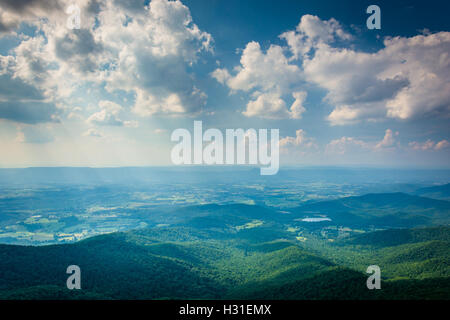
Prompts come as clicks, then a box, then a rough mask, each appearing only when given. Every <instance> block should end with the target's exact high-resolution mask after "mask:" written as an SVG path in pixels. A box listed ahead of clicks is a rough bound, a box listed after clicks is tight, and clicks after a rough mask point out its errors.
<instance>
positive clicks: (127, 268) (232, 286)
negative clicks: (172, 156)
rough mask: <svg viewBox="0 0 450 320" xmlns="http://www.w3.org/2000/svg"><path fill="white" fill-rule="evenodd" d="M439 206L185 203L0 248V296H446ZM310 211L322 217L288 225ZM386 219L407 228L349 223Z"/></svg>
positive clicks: (408, 199) (351, 201)
mask: <svg viewBox="0 0 450 320" xmlns="http://www.w3.org/2000/svg"><path fill="white" fill-rule="evenodd" d="M448 208H449V206H448V203H447V202H446V201H439V200H432V199H425V198H422V197H416V196H409V195H405V194H398V193H396V194H388V195H386V194H381V195H367V196H362V197H350V198H344V199H339V200H333V201H324V202H316V203H314V204H307V205H305V206H303V207H299V208H296V209H294V210H292V212H290V213H285V214H281V213H278V212H276V211H274V210H271V209H269V208H264V207H259V206H251V205H207V206H194V207H185V208H181V209H180V212H172V213H170V214H169V216H168V217H167V221H165V222H168V221H171V222H172V223H171V224H170V223H167V224H166V225H164V226H158V227H151V228H145V229H139V230H133V231H128V232H116V233H110V234H105V235H100V236H95V237H92V238H88V239H85V240H82V241H79V242H76V243H73V244H61V245H47V246H37V247H35V246H16V245H0V298H1V299H224V298H227V299H247V298H252V299H257V298H258V299H449V298H450V272H449V270H450V268H449V262H450V255H449V251H448V247H449V242H450V227H449V226H448ZM189 213H190V214H189ZM314 214H322V215H325V214H326V216H327V217H330V218H331V221H326V222H325V223H322V222H318V223H308V222H303V221H301V220H299V218H302V217H308V216H312V215H314ZM390 215H397V216H401V217H403V218H402V220H404V221H408V225H412V226H413V228H407V229H406V228H404V229H401V228H397V229H392V228H393V227H395V225H396V224H397V222H398V221H396V220H389V219H385V220H384V221H383V223H389V221H391V222H392V221H394V223H393V225H390V226H389V228H388V229H385V230H378V231H372V230H373V229H370V228H369V229H364V230H360V229H359V228H361V226H363V225H364V221H365V222H367V221H370V222H371V223H372V222H373V221H377V220H376V219H378V218H381V219H384V218H385V217H386V216H390ZM183 217H184V218H183ZM349 217H351V218H349ZM355 217H356V218H355ZM417 217H420V219H417ZM445 217H447V220H446V223H443V225H441V226H433V225H435V224H438V221H444V220H445ZM348 219H350V220H352V221H353V222H352V223H350V224H347V223H346V220H348ZM355 219H356V220H355ZM336 220H337V221H336ZM355 221H356V222H355ZM423 221H426V225H428V226H427V227H421V225H422V222H423ZM162 222H163V221H162ZM349 226H350V227H349ZM352 228H353V229H352ZM72 264H75V265H78V266H80V268H81V279H82V290H73V291H70V290H68V289H67V288H66V279H67V277H68V275H67V274H66V268H67V266H69V265H72ZM372 264H376V265H379V266H380V268H381V271H382V279H383V281H382V289H381V290H368V289H367V287H366V279H367V276H368V275H367V274H366V273H365V271H366V268H367V266H369V265H372Z"/></svg>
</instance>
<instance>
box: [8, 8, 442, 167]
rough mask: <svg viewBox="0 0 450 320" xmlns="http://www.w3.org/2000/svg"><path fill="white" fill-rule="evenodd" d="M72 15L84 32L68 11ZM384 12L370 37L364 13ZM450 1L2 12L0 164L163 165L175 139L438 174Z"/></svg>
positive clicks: (302, 160) (285, 157)
mask: <svg viewBox="0 0 450 320" xmlns="http://www.w3.org/2000/svg"><path fill="white" fill-rule="evenodd" d="M71 4H76V5H77V6H78V7H79V8H80V29H69V28H68V27H67V20H68V19H70V14H68V13H66V10H67V8H68V7H69V6H70V5H71ZM371 4H377V5H378V6H379V7H380V9H381V29H379V30H377V29H374V30H369V29H368V28H367V26H366V20H367V18H368V17H369V16H370V15H369V14H367V13H366V9H367V7H368V6H369V5H371ZM448 12H450V3H448V2H447V3H443V2H442V1H426V2H424V1H395V2H394V1H377V2H376V3H372V1H371V2H368V1H299V0H297V1H293V0H281V1H275V0H273V1H272V0H270V1H269V0H258V1H257V0H247V1H235V0H229V1H224V0H220V1H219V0H185V1H167V0H152V1H142V0H131V1H120V0H115V1H114V0H98V1H94V0H91V1H88V0H78V1H38V0H33V1H32V0H22V1H14V0H1V1H0V150H1V156H0V167H29V166H93V167H109V166H153V165H171V160H170V152H171V149H172V148H173V146H174V142H172V141H171V140H170V135H171V133H172V132H173V130H175V129H177V128H186V129H188V130H193V123H194V120H201V121H202V122H203V127H204V128H205V129H206V128H218V129H219V130H225V129H235V128H243V129H249V128H255V129H261V128H262V129H272V128H275V129H279V130H280V148H281V149H280V162H281V164H282V165H286V166H288V165H289V166H291V165H333V166H334V165H338V166H339V165H345V166H347V165H350V166H376V167H424V168H450V165H449V161H448V159H449V158H450V126H449V120H450V32H449V31H450V20H449V19H448Z"/></svg>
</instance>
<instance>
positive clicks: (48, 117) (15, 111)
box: [0, 101, 58, 124]
mask: <svg viewBox="0 0 450 320" xmlns="http://www.w3.org/2000/svg"><path fill="white" fill-rule="evenodd" d="M57 111H58V110H57V108H56V106H55V105H54V104H53V103H46V102H17V101H8V102H0V118H2V119H8V120H12V121H16V122H21V123H28V124H36V123H43V122H57V120H56V119H55V117H54V115H55V114H56V113H57Z"/></svg>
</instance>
